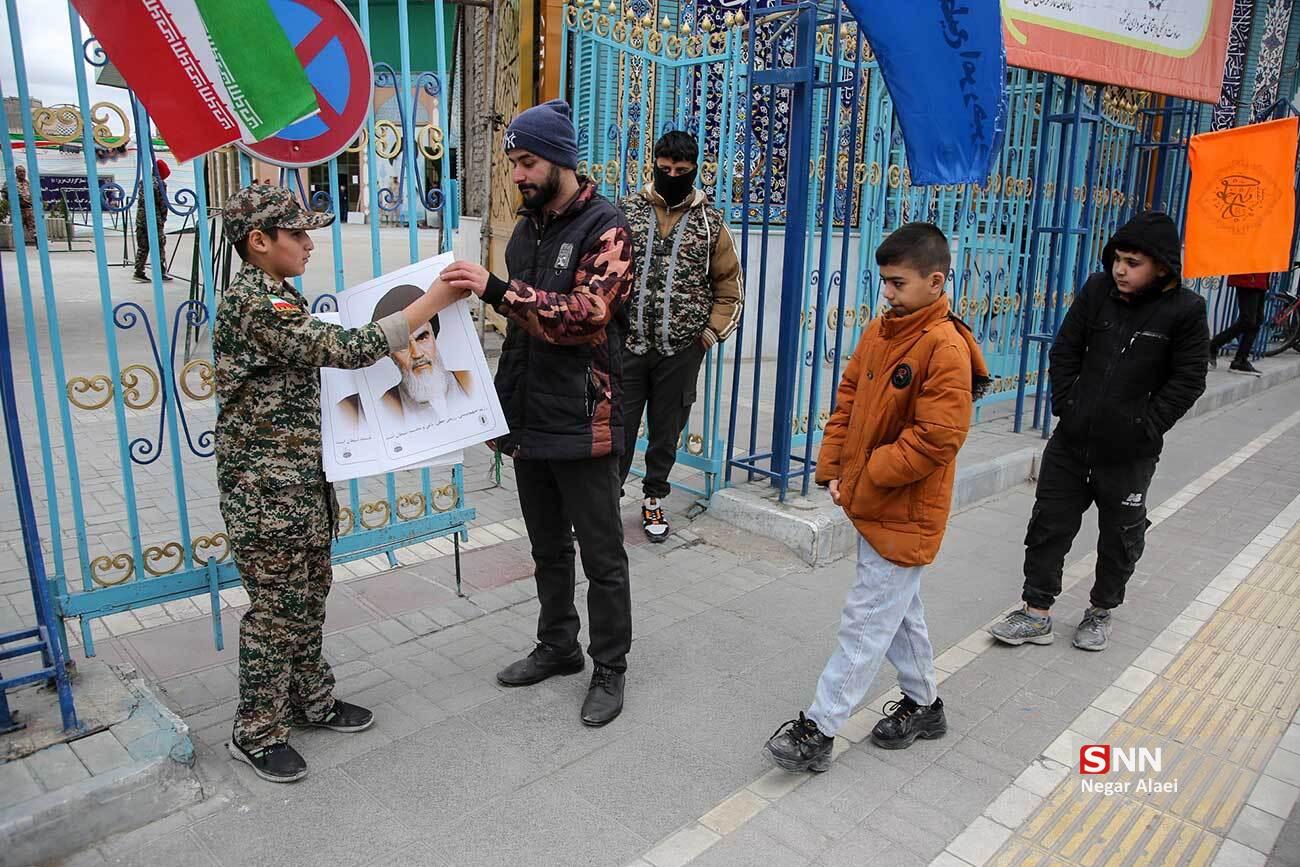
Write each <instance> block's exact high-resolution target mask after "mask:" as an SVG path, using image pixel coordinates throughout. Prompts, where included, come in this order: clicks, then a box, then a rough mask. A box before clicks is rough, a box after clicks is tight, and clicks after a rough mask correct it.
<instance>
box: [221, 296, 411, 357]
mask: <svg viewBox="0 0 1300 867" xmlns="http://www.w3.org/2000/svg"><path fill="white" fill-rule="evenodd" d="M241 313H242V315H241V316H240V317H239V322H240V328H241V330H242V331H243V332H244V335H245V336H246V337H247V338H248V339H249V340H250V341H252V342H253V343H254V344H255V345H256V346H257V348H258V349H260V350H261V351H262V352H263V353H265V354H266V355H267V356H269V357H271V358H274V359H276V360H278V361H280V362H282V363H284V364H289V365H294V366H299V367H337V368H341V369H343V370H355V369H357V368H360V367H368V366H370V365H372V364H374V363H375V362H376V361H378V360H379V359H381V358H383V357H384V356H385V355H387V354H388V353H389V352H392V351H394V350H397V349H405V348H406V347H407V346H408V344H409V340H410V328H409V327H408V326H407V323H406V316H405V314H403V313H400V312H399V313H394V314H392V315H391V316H385V317H384V318H383V319H380V320H378V321H376V322H371V323H370V324H368V325H365V326H363V327H361V328H343V327H341V326H339V325H333V324H331V323H328V322H322V321H321V320H319V319H317V318H315V317H314V316H312V315H311V314H310V313H308V312H307V311H305V310H303V309H302V308H301V307H298V306H297V305H296V304H290V303H288V302H286V301H282V300H280V299H278V298H277V297H276V296H272V295H258V294H249V295H248V296H247V299H246V300H245V303H244V309H243V310H242V311H241Z"/></svg>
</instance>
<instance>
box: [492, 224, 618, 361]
mask: <svg viewBox="0 0 1300 867" xmlns="http://www.w3.org/2000/svg"><path fill="white" fill-rule="evenodd" d="M631 243H632V238H631V234H630V233H629V232H628V229H627V226H626V225H617V226H610V227H609V228H608V229H606V230H605V231H604V233H602V234H601V236H600V237H599V238H598V239H597V240H596V243H595V244H594V245H592V247H591V248H590V249H588V250H587V251H586V253H584V254H583V256H582V259H581V260H579V262H578V268H577V271H576V272H575V273H574V275H573V291H571V292H546V291H542V290H539V289H535V288H533V287H532V286H529V285H528V284H527V283H524V282H523V281H522V280H514V281H511V282H510V283H509V284H507V283H506V282H505V281H504V280H500V279H499V278H495V277H494V278H492V280H491V281H490V284H489V286H488V291H487V292H486V293H484V296H483V300H484V301H486V302H488V303H489V304H492V305H493V306H494V307H496V309H497V310H498V311H500V313H501V314H502V315H503V316H505V317H506V318H508V319H511V320H513V321H514V322H517V323H519V325H521V326H523V328H524V329H525V330H527V331H528V333H529V334H532V335H533V336H534V337H537V338H538V339H540V340H545V341H546V342H547V343H556V344H578V343H591V342H594V341H595V340H597V339H598V338H599V336H600V335H601V334H602V333H604V330H605V326H606V325H607V324H608V323H609V320H610V319H611V318H612V317H613V315H614V313H615V311H617V310H618V308H620V307H621V306H623V304H625V303H626V302H627V297H628V295H629V294H630V293H631V291H632V248H631Z"/></svg>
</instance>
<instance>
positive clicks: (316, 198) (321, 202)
mask: <svg viewBox="0 0 1300 867" xmlns="http://www.w3.org/2000/svg"><path fill="white" fill-rule="evenodd" d="M311 209H312V210H313V211H332V210H333V209H334V197H333V196H331V195H330V191H329V190H317V191H316V192H314V193H312V194H311Z"/></svg>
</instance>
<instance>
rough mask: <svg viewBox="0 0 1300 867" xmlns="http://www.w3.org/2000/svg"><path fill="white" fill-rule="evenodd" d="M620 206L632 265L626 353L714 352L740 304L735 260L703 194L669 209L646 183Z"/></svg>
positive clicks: (698, 192)
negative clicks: (700, 346)
mask: <svg viewBox="0 0 1300 867" xmlns="http://www.w3.org/2000/svg"><path fill="white" fill-rule="evenodd" d="M622 208H623V212H624V213H625V214H627V221H628V224H629V225H630V226H631V228H632V261H633V262H634V263H635V266H636V276H635V278H634V280H633V283H632V287H633V288H632V298H631V299H630V300H629V301H628V310H627V313H628V323H629V324H628V337H627V350H628V351H629V352H632V353H635V354H636V355H644V354H645V353H647V352H649V351H650V350H651V349H653V350H654V351H656V352H658V353H660V354H661V355H675V354H677V353H678V352H681V351H682V350H683V349H686V348H687V347H689V346H690V345H691V344H693V343H695V342H696V341H697V340H702V341H703V342H704V343H705V345H706V346H713V345H714V344H715V343H720V342H721V341H723V340H726V339H727V338H728V337H730V336H731V333H732V332H733V331H735V330H736V325H737V324H738V323H739V322H740V311H741V305H742V302H743V287H742V280H741V273H740V259H739V258H737V255H736V246H735V243H734V242H733V241H732V238H731V232H730V230H728V228H727V224H726V222H724V221H723V219H722V213H721V212H720V211H719V210H718V209H717V208H712V207H709V199H708V196H706V195H705V194H704V192H703V191H701V190H695V191H694V192H693V194H692V195H691V196H689V197H687V199H686V200H685V201H683V202H682V203H681V204H679V205H676V206H674V207H672V208H670V207H668V205H667V203H666V202H664V200H663V198H662V197H661V196H660V195H659V194H658V193H656V192H655V190H654V186H653V185H650V186H647V187H646V188H645V189H643V190H642V191H641V193H640V195H637V196H633V197H631V198H628V199H625V200H624V201H623V202H622ZM670 276H671V285H669V284H670V279H669V278H670Z"/></svg>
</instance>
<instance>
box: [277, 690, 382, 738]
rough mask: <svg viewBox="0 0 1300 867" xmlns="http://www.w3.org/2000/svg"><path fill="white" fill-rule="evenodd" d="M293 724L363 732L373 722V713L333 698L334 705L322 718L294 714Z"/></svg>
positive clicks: (339, 730) (300, 726)
mask: <svg viewBox="0 0 1300 867" xmlns="http://www.w3.org/2000/svg"><path fill="white" fill-rule="evenodd" d="M293 724H294V725H295V726H298V727H299V728H306V727H311V726H314V727H316V728H322V729H332V730H333V731H336V732H363V731H365V730H366V729H368V728H370V727H371V726H372V725H374V724H375V715H374V714H373V713H371V712H370V711H369V710H367V709H365V708H364V707H361V706H359V705H355V704H348V703H347V702H346V701H339V700H338V699H337V698H336V699H334V706H333V707H332V708H330V709H329V712H328V713H326V714H325V716H324V717H323V718H322V719H318V720H311V719H307V717H306V716H304V715H302V714H301V713H297V714H295V715H294V719H293Z"/></svg>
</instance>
